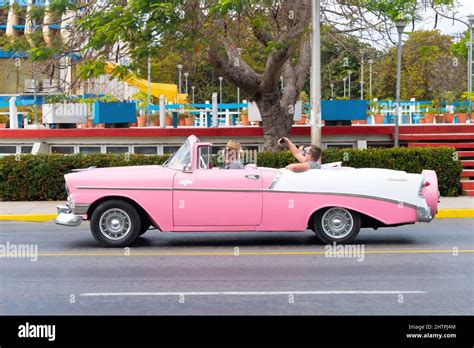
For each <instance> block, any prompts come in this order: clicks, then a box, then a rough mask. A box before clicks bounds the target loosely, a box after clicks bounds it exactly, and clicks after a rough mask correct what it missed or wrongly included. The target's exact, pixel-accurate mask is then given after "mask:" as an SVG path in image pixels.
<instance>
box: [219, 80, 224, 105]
mask: <svg viewBox="0 0 474 348" xmlns="http://www.w3.org/2000/svg"><path fill="white" fill-rule="evenodd" d="M218 79H219V102H220V103H221V104H222V81H223V80H224V78H223V77H222V76H219V77H218Z"/></svg>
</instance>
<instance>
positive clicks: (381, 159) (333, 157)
mask: <svg viewBox="0 0 474 348" xmlns="http://www.w3.org/2000/svg"><path fill="white" fill-rule="evenodd" d="M339 161H342V165H343V166H345V167H354V168H387V169H395V170H404V171H406V172H407V173H421V171H422V170H423V169H431V170H434V171H435V172H436V174H437V175H438V185H439V191H440V193H441V195H442V196H445V197H455V196H458V195H459V194H460V192H461V183H460V179H461V171H462V165H461V161H460V160H459V159H458V158H457V155H456V152H455V151H454V149H453V148H450V147H439V148H406V147H399V148H369V149H367V150H356V149H327V150H324V151H323V154H322V163H330V162H339ZM294 162H295V160H294V158H293V156H292V155H291V153H290V152H283V153H274V152H260V153H259V154H258V161H257V164H258V166H261V167H275V168H281V167H284V166H286V165H288V164H290V163H294Z"/></svg>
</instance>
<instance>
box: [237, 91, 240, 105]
mask: <svg viewBox="0 0 474 348" xmlns="http://www.w3.org/2000/svg"><path fill="white" fill-rule="evenodd" d="M237 104H240V87H237Z"/></svg>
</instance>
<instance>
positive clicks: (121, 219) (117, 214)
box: [99, 208, 132, 240]
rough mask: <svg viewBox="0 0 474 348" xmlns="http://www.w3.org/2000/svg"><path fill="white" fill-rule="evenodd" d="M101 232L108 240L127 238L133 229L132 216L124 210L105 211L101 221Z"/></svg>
mask: <svg viewBox="0 0 474 348" xmlns="http://www.w3.org/2000/svg"><path fill="white" fill-rule="evenodd" d="M99 227H100V232H101V233H102V234H103V235H104V236H105V237H106V238H108V239H111V240H119V239H122V238H125V237H126V236H127V235H128V234H129V232H130V229H131V227H132V224H131V221H130V216H129V215H128V214H127V213H126V212H125V211H123V210H122V209H118V208H113V209H109V210H107V211H105V212H104V213H103V214H102V216H101V217H100V220H99Z"/></svg>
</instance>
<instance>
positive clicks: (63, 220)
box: [56, 205, 82, 227]
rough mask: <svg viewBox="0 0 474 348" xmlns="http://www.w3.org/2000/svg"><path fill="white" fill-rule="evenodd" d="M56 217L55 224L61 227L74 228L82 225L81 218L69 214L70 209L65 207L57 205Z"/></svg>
mask: <svg viewBox="0 0 474 348" xmlns="http://www.w3.org/2000/svg"><path fill="white" fill-rule="evenodd" d="M56 208H57V209H58V216H57V217H56V224H58V225H62V226H72V227H76V226H79V225H80V224H81V223H82V216H81V215H75V214H72V213H71V209H70V208H69V207H68V206H65V205H58V206H57V207H56Z"/></svg>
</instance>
